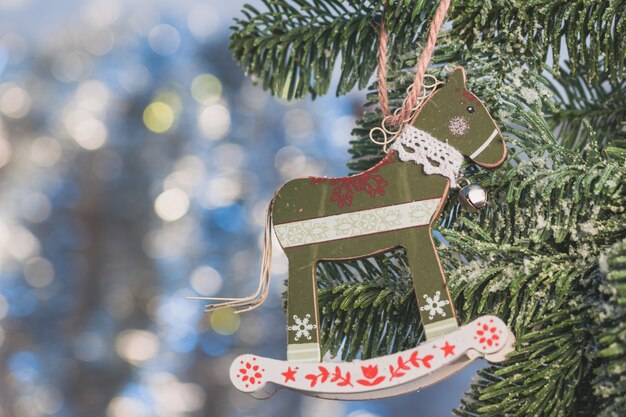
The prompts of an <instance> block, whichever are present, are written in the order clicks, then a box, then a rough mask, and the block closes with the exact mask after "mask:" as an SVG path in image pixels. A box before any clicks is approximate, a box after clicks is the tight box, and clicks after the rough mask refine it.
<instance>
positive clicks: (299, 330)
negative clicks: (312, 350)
mask: <svg viewBox="0 0 626 417" xmlns="http://www.w3.org/2000/svg"><path fill="white" fill-rule="evenodd" d="M293 320H294V321H295V322H296V324H294V325H292V326H287V330H289V331H290V332H296V337H295V338H294V340H295V341H296V342H297V341H298V340H300V338H301V337H302V336H304V337H306V339H307V340H311V330H313V329H317V325H315V324H311V323H309V320H311V315H310V314H307V315H306V316H304V318H303V319H301V318H300V317H298V316H296V315H295V314H294V315H293Z"/></svg>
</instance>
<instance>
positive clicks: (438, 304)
mask: <svg viewBox="0 0 626 417" xmlns="http://www.w3.org/2000/svg"><path fill="white" fill-rule="evenodd" d="M424 299H425V300H426V305H425V306H424V307H420V311H428V319H429V320H432V319H433V318H434V317H435V316H436V315H437V314H440V315H441V317H445V316H446V312H445V311H443V307H444V306H447V305H448V304H450V301H448V300H442V299H441V291H437V292H436V293H435V296H434V297H429V296H428V295H426V294H424Z"/></svg>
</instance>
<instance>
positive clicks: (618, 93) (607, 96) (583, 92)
mask: <svg viewBox="0 0 626 417" xmlns="http://www.w3.org/2000/svg"><path fill="white" fill-rule="evenodd" d="M553 75H554V76H555V77H556V76H557V74H553ZM550 88H551V90H552V91H553V92H554V96H555V101H556V103H557V106H558V109H557V112H555V113H553V114H552V115H550V117H549V120H550V122H551V126H552V127H553V128H554V129H555V130H556V132H557V135H558V138H559V142H560V143H561V144H562V145H563V146H565V147H566V148H569V149H580V148H583V147H584V146H585V145H586V144H587V140H586V139H587V138H588V137H589V136H590V134H593V135H595V136H596V137H597V140H598V145H600V146H607V145H615V146H619V147H622V148H624V147H626V131H625V130H624V129H623V127H622V126H621V125H620V123H621V121H623V120H625V119H626V81H625V80H621V81H620V82H618V83H616V84H611V83H610V81H609V80H608V79H606V78H601V79H600V80H598V81H597V82H595V83H593V84H591V83H589V82H587V81H586V80H585V78H584V77H581V76H574V75H572V74H571V73H570V71H569V69H568V68H561V70H560V73H559V75H558V78H557V79H556V80H553V81H552V82H551V83H550Z"/></svg>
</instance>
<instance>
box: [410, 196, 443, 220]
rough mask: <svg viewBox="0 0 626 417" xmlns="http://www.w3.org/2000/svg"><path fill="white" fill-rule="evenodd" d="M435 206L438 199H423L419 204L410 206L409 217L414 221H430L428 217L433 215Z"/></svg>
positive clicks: (437, 204)
mask: <svg viewBox="0 0 626 417" xmlns="http://www.w3.org/2000/svg"><path fill="white" fill-rule="evenodd" d="M437 206H439V199H435V200H428V201H423V202H422V204H421V205H419V206H414V207H411V211H410V212H409V218H410V219H411V221H413V222H416V223H423V224H427V223H430V218H431V217H433V214H434V213H435V210H437Z"/></svg>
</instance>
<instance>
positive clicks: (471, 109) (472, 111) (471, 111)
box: [467, 106, 476, 113]
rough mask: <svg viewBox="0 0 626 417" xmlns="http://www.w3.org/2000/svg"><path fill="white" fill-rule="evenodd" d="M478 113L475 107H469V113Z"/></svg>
mask: <svg viewBox="0 0 626 417" xmlns="http://www.w3.org/2000/svg"><path fill="white" fill-rule="evenodd" d="M475 111H476V109H475V108H474V106H467V112H468V113H474V112H475Z"/></svg>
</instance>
